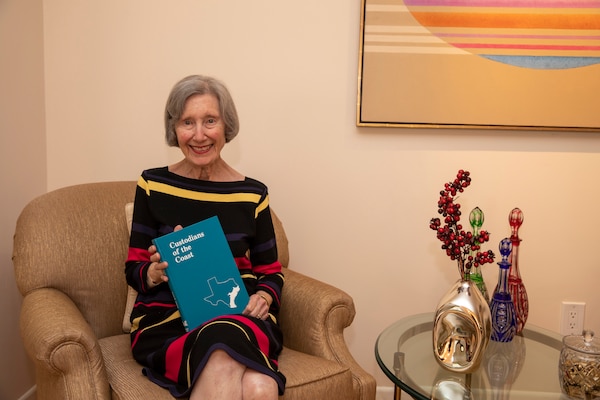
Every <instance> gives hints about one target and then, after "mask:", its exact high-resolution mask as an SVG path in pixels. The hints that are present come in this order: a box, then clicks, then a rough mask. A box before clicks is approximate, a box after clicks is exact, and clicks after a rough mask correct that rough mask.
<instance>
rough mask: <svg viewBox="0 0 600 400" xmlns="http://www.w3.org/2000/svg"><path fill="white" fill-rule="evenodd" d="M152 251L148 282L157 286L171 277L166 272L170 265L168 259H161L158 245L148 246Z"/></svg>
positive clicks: (149, 250)
mask: <svg viewBox="0 0 600 400" xmlns="http://www.w3.org/2000/svg"><path fill="white" fill-rule="evenodd" d="M148 252H150V261H152V264H150V267H148V280H149V282H148V284H149V285H150V286H156V285H158V284H159V283H162V282H167V281H168V280H169V277H168V276H167V275H166V274H165V269H166V268H167V267H168V266H169V265H168V264H167V262H166V261H163V262H161V261H160V254H159V253H157V252H156V246H155V245H152V246H150V247H149V248H148Z"/></svg>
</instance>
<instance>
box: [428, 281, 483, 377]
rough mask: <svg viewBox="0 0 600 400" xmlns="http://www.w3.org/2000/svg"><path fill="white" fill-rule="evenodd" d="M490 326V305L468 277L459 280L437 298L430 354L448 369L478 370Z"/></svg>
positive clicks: (464, 371) (459, 370) (458, 370)
mask: <svg viewBox="0 0 600 400" xmlns="http://www.w3.org/2000/svg"><path fill="white" fill-rule="evenodd" d="M491 329H492V317H491V315H490V308H489V306H488V304H487V302H486V301H485V298H484V297H483V295H482V294H481V292H480V291H479V289H477V286H476V285H475V283H474V282H472V281H470V280H462V279H461V280H459V281H458V282H456V283H455V284H454V286H452V288H451V289H450V291H449V292H448V293H447V294H446V295H445V296H444V297H442V299H441V300H440V302H439V304H438V307H437V311H436V313H435V319H434V321H433V353H434V355H435V359H436V360H437V362H438V363H439V365H440V366H442V367H443V368H445V369H447V370H448V371H453V372H459V373H465V374H467V373H470V372H473V371H474V370H476V369H477V367H478V366H479V364H480V363H481V360H482V358H483V354H484V352H485V349H486V348H487V345H488V342H489V339H490V333H491Z"/></svg>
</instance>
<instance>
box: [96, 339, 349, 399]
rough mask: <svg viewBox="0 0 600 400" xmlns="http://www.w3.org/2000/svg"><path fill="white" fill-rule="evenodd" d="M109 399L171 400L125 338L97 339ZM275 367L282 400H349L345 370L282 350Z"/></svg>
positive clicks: (333, 363) (323, 361)
mask: <svg viewBox="0 0 600 400" xmlns="http://www.w3.org/2000/svg"><path fill="white" fill-rule="evenodd" d="M100 348H101V349H102V356H103V358H104V363H105V365H106V371H107V374H108V380H109V382H110V386H111V388H112V391H113V399H119V400H134V399H138V400H139V399H144V400H146V399H156V400H162V399H164V400H172V399H173V397H172V396H171V395H170V394H169V392H168V391H167V390H165V389H163V388H161V387H160V386H158V385H156V384H154V383H152V382H150V381H149V380H148V378H146V377H145V376H144V375H143V374H142V367H141V366H140V365H139V364H138V363H137V362H136V361H135V360H134V359H133V356H132V355H131V347H130V338H129V335H127V334H123V335H117V336H110V337H106V338H103V339H100ZM279 364H280V368H281V372H283V374H284V375H285V376H286V378H287V384H286V391H285V395H284V396H283V397H282V399H285V400H306V399H350V398H352V396H353V394H352V374H351V372H350V370H349V369H348V368H347V367H343V366H340V365H339V364H337V363H335V362H333V361H329V360H325V359H322V358H319V357H315V356H311V355H308V354H304V353H300V352H297V351H294V350H291V349H288V348H284V349H283V351H282V353H281V355H280V357H279Z"/></svg>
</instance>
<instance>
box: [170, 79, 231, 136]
mask: <svg viewBox="0 0 600 400" xmlns="http://www.w3.org/2000/svg"><path fill="white" fill-rule="evenodd" d="M196 94H211V95H213V96H215V97H216V98H217V101H218V102H219V112H220V113H221V118H223V122H224V123H225V142H226V143H228V142H230V141H231V140H232V139H233V138H234V137H236V135H237V134H238V132H239V130H240V121H239V119H238V115H237V110H236V108H235V104H234V102H233V99H232V98H231V94H230V93H229V90H227V87H225V85H224V84H223V83H222V82H221V81H219V80H217V79H215V78H211V77H209V76H203V75H190V76H187V77H185V78H183V79H182V80H180V81H179V82H177V83H176V84H175V86H173V89H171V93H170V94H169V98H168V99H167V104H166V106H165V138H166V140H167V144H168V145H169V146H174V147H177V146H179V143H178V142H177V134H176V133H175V124H176V123H177V121H179V119H180V118H181V115H182V114H183V110H184V109H185V102H186V101H187V99H189V98H190V96H193V95H196Z"/></svg>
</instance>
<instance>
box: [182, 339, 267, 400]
mask: <svg viewBox="0 0 600 400" xmlns="http://www.w3.org/2000/svg"><path fill="white" fill-rule="evenodd" d="M277 398H278V388H277V382H275V379H273V378H271V377H270V376H268V375H265V374H262V373H260V372H257V371H255V370H253V369H249V368H247V367H246V366H245V365H243V364H240V363H239V362H237V361H236V360H234V359H233V358H231V357H230V356H229V354H227V353H226V352H225V351H223V350H215V351H214V352H213V353H212V354H211V356H210V357H209V359H208V362H207V363H206V366H205V367H204V369H203V370H202V372H201V373H200V377H199V378H198V380H197V381H196V384H195V385H194V387H193V389H192V393H191V394H190V400H206V399H211V400H219V399H223V400H236V399H240V400H242V399H243V400H277Z"/></svg>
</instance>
